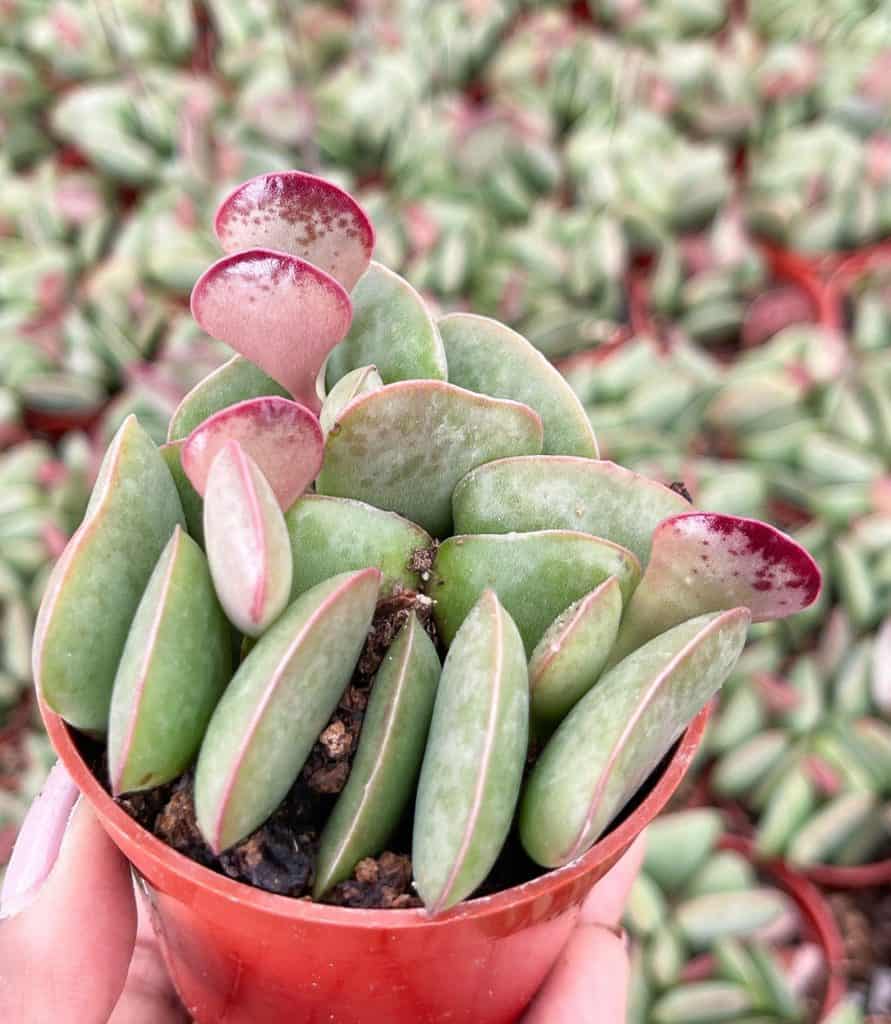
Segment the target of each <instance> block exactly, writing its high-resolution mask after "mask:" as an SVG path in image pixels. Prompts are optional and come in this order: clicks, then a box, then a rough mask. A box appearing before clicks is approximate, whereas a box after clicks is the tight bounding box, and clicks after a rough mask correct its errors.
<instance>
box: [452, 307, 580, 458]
mask: <svg viewBox="0 0 891 1024" xmlns="http://www.w3.org/2000/svg"><path fill="white" fill-rule="evenodd" d="M438 327H439V333H440V335H441V336H442V342H443V345H444V346H445V352H446V359H447V360H448V366H449V380H450V381H451V383H452V384H456V385H457V386H458V387H459V388H467V390H468V391H477V392H479V393H480V394H483V395H491V396H492V397H493V398H512V399H513V400H514V401H516V402H523V403H525V404H526V405H528V406H530V408H532V409H534V410H535V411H536V412H537V413H538V415H539V416H541V421H542V423H543V424H544V445H543V448H542V450H543V451H544V453H545V454H546V455H577V456H581V457H583V458H588V459H596V458H597V457H598V454H599V453H598V451H597V440H596V439H595V437H594V431H593V430H592V429H591V421H590V420H589V419H588V417H587V415H586V413H585V410H584V408H583V407H582V404H581V402H580V401H579V400H578V398H577V397H576V395H575V392H574V391H573V390H572V388H571V387H570V386H569V385H568V384H567V383H566V380H565V379H564V378H563V377H562V376H561V374H560V373H559V372H558V371H557V370H555V369H554V367H553V366H552V365H551V364H550V363H549V362H548V360H547V359H545V357H544V356H543V355H542V354H541V353H540V352H539V351H538V349H536V348H535V346H534V345H530V344H529V342H528V341H527V340H526V339H525V338H524V337H523V336H522V335H521V334H517V332H516V331H512V330H511V329H510V328H509V327H506V326H505V325H504V324H501V323H499V322H498V321H497V320H490V319H489V318H488V317H484V316H473V315H471V314H469V313H450V314H449V315H448V316H445V317H443V318H442V319H441V320H440V321H439V323H438Z"/></svg>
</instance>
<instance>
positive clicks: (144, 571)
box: [33, 416, 185, 734]
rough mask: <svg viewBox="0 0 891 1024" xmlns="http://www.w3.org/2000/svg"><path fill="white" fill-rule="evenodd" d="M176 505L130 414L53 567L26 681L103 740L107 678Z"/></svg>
mask: <svg viewBox="0 0 891 1024" xmlns="http://www.w3.org/2000/svg"><path fill="white" fill-rule="evenodd" d="M177 525H180V526H184V525H185V522H184V517H183V510H182V504H181V503H180V500H179V495H178V494H177V491H176V486H175V485H174V482H173V479H172V477H171V475H170V472H169V470H168V469H167V466H166V465H165V463H164V459H163V458H162V457H161V455H160V454H159V453H158V450H157V448H155V446H154V444H153V443H152V440H151V438H150V437H149V436H148V434H146V432H145V431H144V430H143V429H142V427H141V426H140V425H139V422H138V421H137V419H136V417H135V416H128V417H127V419H126V420H124V422H123V424H121V426H120V428H119V429H118V432H117V434H116V435H115V437H114V440H113V441H112V443H111V446H110V447H109V449H108V451H107V452H106V454H105V458H104V459H103V462H102V467H101V469H100V470H99V476H98V478H97V480H96V484H95V486H94V488H93V493H92V495H91V497H90V501H89V504H88V506H87V511H86V514H85V516H84V520H83V522H82V524H81V525H80V527H79V528H78V530H77V532H76V533H75V534H74V536H73V537H72V538H71V540H70V541H69V542H68V546H67V547H66V548H65V551H64V552H63V554H62V557H61V558H60V559H59V561H58V562H57V563H56V565H55V568H54V569H53V572H52V575H51V577H50V580H49V582H48V584H47V587H46V591H45V593H44V597H43V602H42V604H41V606H40V612H39V614H38V616H37V624H36V626H35V630H34V648H33V668H34V679H35V681H36V684H37V688H38V690H39V692H40V695H41V697H42V698H43V700H44V701H46V703H47V705H48V706H49V707H50V708H52V710H53V711H55V712H56V713H57V714H59V715H61V716H62V718H64V719H65V721H66V722H69V723H70V724H71V725H74V726H76V727H77V728H79V729H83V730H85V731H88V732H93V733H99V734H104V733H105V731H106V729H107V727H108V708H109V703H110V701H111V689H112V685H113V683H114V676H115V672H116V671H117V667H118V662H119V660H120V657H121V652H122V651H123V649H124V643H125V641H126V639H127V632H128V630H129V628H130V623H131V621H132V619H133V615H134V613H135V612H136V608H137V605H138V604H139V601H140V598H141V597H142V593H143V590H144V589H145V586H146V583H148V580H149V577H150V576H151V574H152V571H153V570H154V568H155V564H156V563H157V561H158V558H159V557H160V555H161V552H162V551H163V550H164V546H165V545H166V544H167V541H168V540H169V539H170V536H171V534H172V533H173V531H174V528H175V527H176V526H177Z"/></svg>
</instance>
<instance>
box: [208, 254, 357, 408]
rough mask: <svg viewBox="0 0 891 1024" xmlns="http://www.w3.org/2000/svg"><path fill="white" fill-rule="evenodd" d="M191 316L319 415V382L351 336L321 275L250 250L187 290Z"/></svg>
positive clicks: (334, 292)
mask: <svg viewBox="0 0 891 1024" xmlns="http://www.w3.org/2000/svg"><path fill="white" fill-rule="evenodd" d="M192 316H193V317H194V318H195V320H196V321H197V323H198V325H199V326H200V327H201V328H202V329H203V330H205V331H207V333H208V334H209V335H210V336H211V337H212V338H216V339H217V340H218V341H223V342H225V343H226V344H227V345H231V346H232V348H233V349H235V351H236V352H239V353H240V354H241V355H243V356H245V357H246V358H247V359H250V361H251V362H252V363H256V365H257V366H259V367H260V368H261V369H262V370H263V371H264V372H265V373H268V374H269V376H270V377H272V379H273V380H276V381H278V383H279V384H281V385H282V387H285V388H287V389H288V391H290V393H291V394H292V395H293V396H294V398H296V399H297V400H298V401H299V402H302V403H303V404H304V405H306V406H307V407H308V408H309V409H311V410H312V411H313V412H318V410H319V408H320V402H319V399H318V396H317V395H316V377H317V376H318V373H319V370H320V368H321V366H322V364H323V363H324V362H325V359H326V358H327V356H328V353H329V352H330V351H331V349H332V348H334V346H335V345H336V344H337V343H338V342H339V341H340V340H341V339H342V338H343V337H344V336H345V335H346V333H347V331H348V330H349V327H350V318H351V316H352V307H351V305H350V297H349V295H347V293H346V292H345V291H344V290H343V288H342V287H341V286H340V285H339V284H338V283H337V281H335V280H334V278H333V277H330V276H329V275H328V274H326V273H325V272H324V270H319V268H318V267H314V266H313V265H312V264H311V263H306V262H305V261H304V260H301V259H298V258H297V257H296V256H289V255H288V254H287V253H281V252H273V251H272V250H271V249H249V250H247V251H246V252H238V253H235V254H234V255H232V256H224V257H223V258H222V259H221V260H217V262H216V263H214V264H213V265H212V266H211V267H209V268H208V269H207V270H206V271H205V272H204V273H203V274H202V275H201V277H200V278H199V279H198V281H197V283H196V284H195V287H194V288H193V289H192Z"/></svg>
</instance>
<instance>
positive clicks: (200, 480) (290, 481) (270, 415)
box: [181, 395, 325, 509]
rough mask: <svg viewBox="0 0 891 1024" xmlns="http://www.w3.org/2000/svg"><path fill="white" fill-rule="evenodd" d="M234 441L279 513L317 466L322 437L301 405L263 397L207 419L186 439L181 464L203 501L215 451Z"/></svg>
mask: <svg viewBox="0 0 891 1024" xmlns="http://www.w3.org/2000/svg"><path fill="white" fill-rule="evenodd" d="M229 441H238V443H239V444H240V445H241V447H242V448H243V449H244V450H245V451H246V452H247V453H248V455H250V457H251V458H252V459H253V460H254V462H256V463H257V465H258V466H259V467H260V469H261V470H262V472H263V475H264V476H265V477H266V479H267V480H268V481H269V485H270V486H271V487H272V490H273V492H274V493H275V497H276V499H277V500H278V503H279V505H280V506H281V507H282V509H288V508H290V507H291V505H293V503H294V502H295V501H296V500H297V498H299V497H300V495H301V494H303V492H304V491H305V490H306V488H307V487H308V486H309V485H310V484H311V483H312V481H313V480H315V478H316V476H317V474H318V472H319V470H320V469H321V467H322V455H323V453H324V448H325V439H324V437H323V435H322V428H321V426H320V425H319V421H318V420H317V419H316V417H315V416H314V415H313V414H312V413H311V412H310V411H309V409H307V408H306V407H305V406H302V405H298V403H297V402H291V401H289V400H288V399H287V398H279V397H278V396H274V395H268V396H264V397H262V398H249V399H247V400H246V401H244V402H238V403H237V404H236V405H230V406H229V407H228V408H226V409H222V410H221V411H220V412H218V413H215V414H214V415H213V416H209V417H208V418H207V419H206V420H205V421H204V422H203V423H200V424H199V425H198V426H197V427H196V428H195V429H194V430H193V431H192V433H191V434H190V435H189V436H188V438H187V439H186V441H185V442H184V444H183V448H182V455H181V459H182V466H183V469H184V470H185V473H186V476H188V478H189V480H190V481H191V483H192V486H193V487H194V488H195V490H196V491H197V492H198V493H199V494H200V495H201V496H202V497H203V496H204V492H205V489H206V487H207V477H208V474H209V473H210V467H211V465H212V464H213V461H214V459H215V458H216V456H217V453H218V452H219V451H220V450H221V449H222V448H223V447H224V446H225V445H226V443H227V442H229Z"/></svg>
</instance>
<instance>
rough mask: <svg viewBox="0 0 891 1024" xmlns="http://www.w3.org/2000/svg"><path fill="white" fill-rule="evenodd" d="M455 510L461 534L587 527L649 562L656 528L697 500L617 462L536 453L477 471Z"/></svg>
mask: <svg viewBox="0 0 891 1024" xmlns="http://www.w3.org/2000/svg"><path fill="white" fill-rule="evenodd" d="M452 507H453V511H454V514H455V531H456V532H457V533H510V532H512V531H514V530H523V531H528V530H557V529H562V530H582V531H584V532H585V533H593V534H594V536H595V537H604V538H606V540H611V541H613V542H614V543H616V544H621V545H622V546H623V547H626V548H628V550H629V551H633V552H634V554H635V555H636V556H637V558H638V559H639V560H640V564H641V565H642V566H646V564H647V561H648V559H649V557H650V544H651V540H652V536H653V531H654V530H655V529H656V527H657V526H658V525H659V523H660V522H662V520H663V519H666V518H668V517H669V516H674V515H677V514H678V513H680V512H684V511H686V510H688V509H689V508H690V505H689V504H688V502H687V501H685V500H684V499H683V498H682V497H681V496H680V495H679V494H676V493H675V492H674V491H673V490H671V488H670V487H665V486H664V485H663V484H660V483H656V481H655V480H649V479H647V478H646V477H644V476H641V475H640V474H639V473H633V472H632V471H631V470H630V469H625V468H624V467H622V466H617V465H616V464H615V463H614V462H606V461H597V460H594V459H577V458H572V457H570V456H561V455H530V456H521V457H519V458H512V459H499V460H498V461H496V462H489V463H487V464H486V465H485V466H480V467H479V468H477V469H474V470H472V471H471V472H470V473H468V474H467V476H466V477H464V479H463V480H462V481H461V482H460V483H459V484H458V486H457V487H456V488H455V493H454V496H453V498H452Z"/></svg>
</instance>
